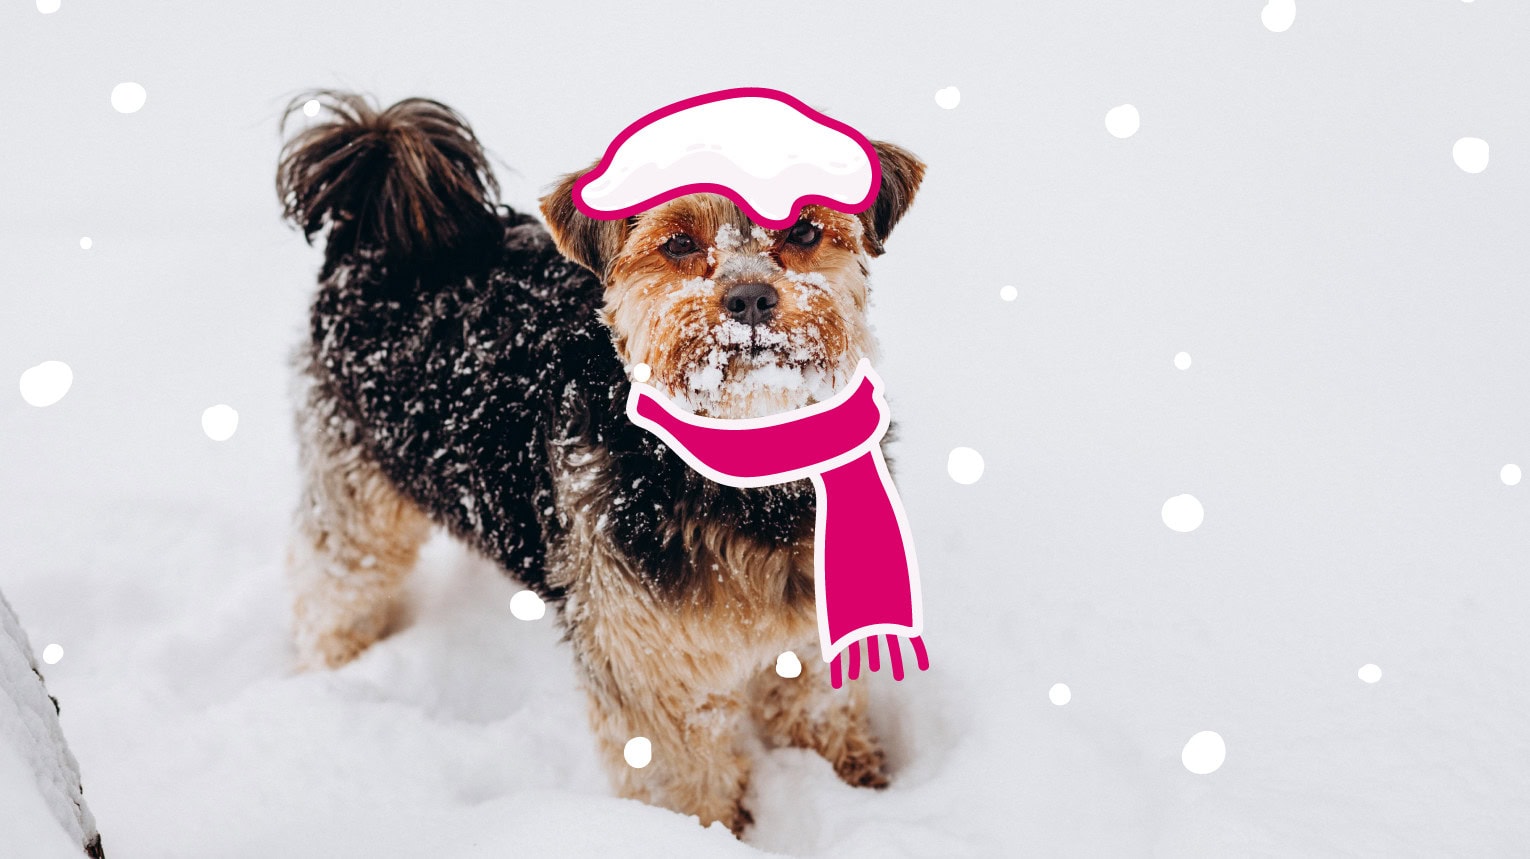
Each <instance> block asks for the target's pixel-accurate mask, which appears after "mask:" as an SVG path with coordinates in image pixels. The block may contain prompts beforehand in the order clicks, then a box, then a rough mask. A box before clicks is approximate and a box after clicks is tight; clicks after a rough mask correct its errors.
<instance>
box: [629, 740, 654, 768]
mask: <svg viewBox="0 0 1530 859" xmlns="http://www.w3.org/2000/svg"><path fill="white" fill-rule="evenodd" d="M622 757H624V758H626V759H627V766H629V767H632V768H633V769H638V770H640V769H642V768H643V767H646V766H648V763H649V762H650V761H652V760H653V743H650V742H648V738H647V737H633V738H632V739H630V740H628V741H627V745H626V746H624V747H623V748H622Z"/></svg>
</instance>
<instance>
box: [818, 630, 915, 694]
mask: <svg viewBox="0 0 1530 859" xmlns="http://www.w3.org/2000/svg"><path fill="white" fill-rule="evenodd" d="M884 637H885V638H886V639H887V663H888V667H889V668H890V669H891V670H892V676H893V679H894V680H902V679H903V650H902V648H900V647H899V645H898V636H896V635H888V636H884ZM865 641H866V670H867V672H868V673H869V672H874V671H879V670H881V667H882V659H881V653H880V652H879V651H878V649H877V637H876V636H875V635H873V636H870V637H868V638H866V639H865ZM908 643H909V645H910V646H912V647H913V648H914V664H915V665H918V666H919V670H920V671H929V670H930V654H929V653H928V652H927V651H925V649H924V638H923V637H922V636H918V635H916V636H914V637H913V638H910V639H909V640H908ZM841 658H845V662H846V663H848V667H849V673H850V679H851V680H858V679H860V676H861V643H860V642H859V641H852V642H850V646H849V647H847V648H845V649H844V650H842V651H840V652H839V653H836V654H834V658H833V659H832V660H830V661H829V683H830V684H831V685H833V687H834V688H835V689H838V688H840V687H841V686H843V685H845V681H844V674H843V670H844V666H842V664H841V662H840V660H841Z"/></svg>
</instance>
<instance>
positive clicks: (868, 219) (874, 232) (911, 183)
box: [860, 140, 924, 256]
mask: <svg viewBox="0 0 1530 859" xmlns="http://www.w3.org/2000/svg"><path fill="white" fill-rule="evenodd" d="M871 146H872V148H873V149H875V150H876V151H877V160H879V161H880V162H881V163H882V186H881V187H880V188H878V189H877V198H876V200H874V201H872V204H871V207H870V208H868V209H867V210H866V211H864V212H861V213H860V218H861V224H862V225H863V226H864V227H865V234H866V238H865V244H866V252H867V253H869V254H871V255H872V256H881V255H882V252H883V251H884V250H886V249H885V248H884V247H883V246H882V243H883V242H885V241H887V237H888V236H889V235H891V234H892V228H893V227H894V226H895V225H897V223H898V221H899V220H900V219H901V218H902V217H903V213H904V212H906V211H908V207H909V206H910V205H911V204H913V202H914V194H915V192H917V191H918V190H919V182H920V180H922V179H924V162H923V161H920V160H919V159H918V158H917V157H915V156H914V153H912V152H910V151H908V150H907V149H904V148H903V147H901V146H894V145H893V144H891V143H884V142H883V141H880V140H873V141H871Z"/></svg>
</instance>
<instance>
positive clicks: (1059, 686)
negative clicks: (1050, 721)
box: [1047, 683, 1073, 707]
mask: <svg viewBox="0 0 1530 859" xmlns="http://www.w3.org/2000/svg"><path fill="white" fill-rule="evenodd" d="M1047 698H1048V699H1049V700H1050V701H1051V702H1052V703H1053V704H1056V705H1057V706H1059V707H1061V706H1062V705H1064V704H1066V703H1068V702H1069V701H1072V700H1073V690H1072V689H1069V688H1068V684H1066V683H1056V684H1053V686H1052V688H1051V689H1048V690H1047Z"/></svg>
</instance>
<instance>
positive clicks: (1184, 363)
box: [1174, 352, 1190, 370]
mask: <svg viewBox="0 0 1530 859" xmlns="http://www.w3.org/2000/svg"><path fill="white" fill-rule="evenodd" d="M1174 366H1175V367H1177V368H1179V369H1181V370H1188V369H1190V353H1189V352H1180V353H1178V354H1176V355H1175V356H1174Z"/></svg>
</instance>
